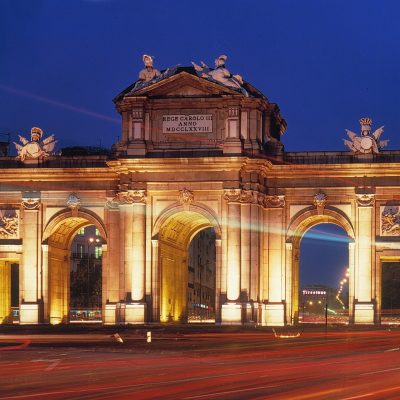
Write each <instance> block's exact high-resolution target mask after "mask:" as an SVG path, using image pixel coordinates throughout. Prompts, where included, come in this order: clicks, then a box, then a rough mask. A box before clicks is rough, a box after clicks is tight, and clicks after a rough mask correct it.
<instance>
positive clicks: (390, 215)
mask: <svg viewBox="0 0 400 400" xmlns="http://www.w3.org/2000/svg"><path fill="white" fill-rule="evenodd" d="M381 233H382V236H400V211H399V206H386V207H385V208H384V209H383V211H382V213H381Z"/></svg>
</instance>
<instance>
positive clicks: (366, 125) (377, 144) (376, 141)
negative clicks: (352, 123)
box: [343, 118, 389, 154]
mask: <svg viewBox="0 0 400 400" xmlns="http://www.w3.org/2000/svg"><path fill="white" fill-rule="evenodd" d="M360 124H361V135H360V136H358V135H357V134H356V133H354V132H352V131H350V130H348V129H346V132H347V136H348V137H349V138H350V140H351V141H350V140H346V139H343V140H344V144H345V145H346V146H347V147H348V148H349V149H350V150H351V151H353V153H354V154H372V153H374V154H379V152H380V150H381V149H383V148H384V147H385V146H387V144H388V143H389V140H380V137H381V134H382V132H383V126H381V127H380V128H378V129H376V130H375V132H374V133H372V134H371V125H372V119H371V118H361V119H360Z"/></svg>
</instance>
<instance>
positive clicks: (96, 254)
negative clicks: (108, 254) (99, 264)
mask: <svg viewBox="0 0 400 400" xmlns="http://www.w3.org/2000/svg"><path fill="white" fill-rule="evenodd" d="M102 254H103V248H102V247H101V246H96V247H95V248H94V257H95V258H101V256H102Z"/></svg>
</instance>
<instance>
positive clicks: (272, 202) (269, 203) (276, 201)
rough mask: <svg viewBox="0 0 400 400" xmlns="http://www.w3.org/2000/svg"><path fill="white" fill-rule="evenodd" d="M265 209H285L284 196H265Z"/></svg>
mask: <svg viewBox="0 0 400 400" xmlns="http://www.w3.org/2000/svg"><path fill="white" fill-rule="evenodd" d="M264 207H265V208H282V207H285V196H283V195H279V196H278V195H273V196H270V195H266V196H265V200H264Z"/></svg>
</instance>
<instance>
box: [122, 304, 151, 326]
mask: <svg viewBox="0 0 400 400" xmlns="http://www.w3.org/2000/svg"><path fill="white" fill-rule="evenodd" d="M145 319H146V304H145V303H128V304H125V323H126V324H144V323H145V322H146V320H145Z"/></svg>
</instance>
